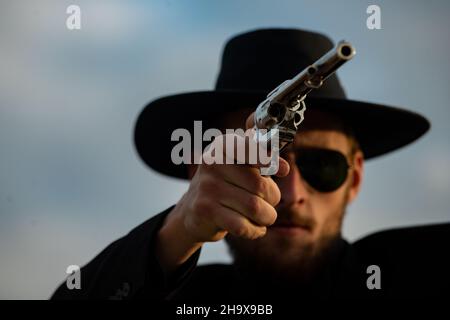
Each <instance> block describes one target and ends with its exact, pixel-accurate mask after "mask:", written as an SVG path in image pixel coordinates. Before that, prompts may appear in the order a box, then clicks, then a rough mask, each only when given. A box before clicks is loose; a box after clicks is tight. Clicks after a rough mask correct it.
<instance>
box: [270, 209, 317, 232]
mask: <svg viewBox="0 0 450 320" xmlns="http://www.w3.org/2000/svg"><path fill="white" fill-rule="evenodd" d="M277 214H278V217H277V219H276V220H275V223H274V224H273V225H272V227H280V226H290V227H301V228H305V229H308V230H312V229H314V227H315V225H316V220H314V217H313V216H311V215H310V214H307V213H304V212H301V211H299V210H294V209H287V208H283V209H279V210H277Z"/></svg>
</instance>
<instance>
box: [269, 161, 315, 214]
mask: <svg viewBox="0 0 450 320" xmlns="http://www.w3.org/2000/svg"><path fill="white" fill-rule="evenodd" d="M286 160H287V161H288V162H289V165H290V166H291V170H290V171H289V174H288V175H287V176H286V177H283V178H278V179H276V183H277V185H278V187H279V188H280V191H281V200H280V203H279V206H285V207H290V206H292V205H294V204H303V203H304V202H305V201H306V199H307V197H308V186H307V184H306V182H305V181H304V180H303V179H302V176H301V173H300V170H299V169H298V167H297V165H296V164H295V161H293V160H292V158H291V157H289V158H287V159H286Z"/></svg>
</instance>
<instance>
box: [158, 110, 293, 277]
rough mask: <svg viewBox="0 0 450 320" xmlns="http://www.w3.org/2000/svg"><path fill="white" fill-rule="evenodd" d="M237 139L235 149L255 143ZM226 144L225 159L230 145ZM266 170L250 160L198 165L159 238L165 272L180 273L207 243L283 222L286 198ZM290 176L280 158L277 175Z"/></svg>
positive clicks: (251, 233) (254, 234)
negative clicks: (279, 214) (280, 205)
mask: <svg viewBox="0 0 450 320" xmlns="http://www.w3.org/2000/svg"><path fill="white" fill-rule="evenodd" d="M252 120H253V114H252V115H250V116H249V118H248V119H247V122H246V123H247V127H249V126H251V125H252V123H253V122H252ZM234 136H235V137H234V138H236V140H235V141H237V142H238V143H237V146H235V147H246V148H248V145H249V144H250V143H254V142H252V139H245V138H244V137H241V136H238V135H234ZM224 141H230V140H225V136H219V137H217V138H216V139H215V141H214V142H213V143H220V142H224ZM220 146H221V147H222V148H221V149H220V150H222V151H223V153H224V159H225V158H226V157H227V154H226V145H225V143H221V144H220ZM209 150H211V149H209ZM216 150H218V149H216ZM247 150H248V149H247ZM208 152H209V151H206V152H205V153H204V154H203V156H204V158H205V157H206V158H207V157H209V156H210V154H208ZM234 154H237V153H236V152H234ZM247 160H248V158H247V159H246V161H247ZM260 167H261V165H259V164H253V165H250V164H248V161H247V162H246V163H245V164H236V163H235V164H211V165H208V164H199V165H198V167H197V169H196V171H195V174H194V176H193V178H192V180H191V183H190V186H189V189H188V191H187V192H186V193H185V194H184V195H183V197H182V199H181V200H180V201H179V202H178V203H177V205H176V206H175V208H174V209H173V210H172V211H171V212H170V213H169V215H168V216H167V219H166V221H165V223H164V225H163V227H162V228H161V230H160V232H159V234H158V240H157V241H158V244H157V256H158V258H159V261H160V263H161V265H162V266H163V268H165V269H166V270H167V271H172V270H174V269H175V268H176V267H177V266H179V265H181V264H182V263H183V262H185V261H186V260H187V259H188V258H189V257H190V256H191V255H192V254H193V253H195V251H197V249H198V248H199V247H200V246H201V245H202V244H203V243H204V242H209V241H217V240H220V239H222V238H224V237H225V235H226V234H227V233H228V232H229V233H231V234H233V235H235V236H237V237H243V238H247V239H256V238H259V237H262V236H264V235H265V233H266V231H267V229H266V227H267V226H270V225H271V224H273V223H274V222H275V220H276V218H277V213H276V210H275V208H274V207H275V206H276V205H277V204H278V202H279V201H280V198H281V194H280V190H279V188H278V186H277V185H276V183H275V182H274V181H273V180H272V179H271V178H270V177H264V176H261V174H260V171H259V168H260ZM288 173H289V164H288V163H287V162H286V161H285V160H284V159H282V158H280V159H279V170H278V173H277V176H281V177H282V176H286V175H287V174H288Z"/></svg>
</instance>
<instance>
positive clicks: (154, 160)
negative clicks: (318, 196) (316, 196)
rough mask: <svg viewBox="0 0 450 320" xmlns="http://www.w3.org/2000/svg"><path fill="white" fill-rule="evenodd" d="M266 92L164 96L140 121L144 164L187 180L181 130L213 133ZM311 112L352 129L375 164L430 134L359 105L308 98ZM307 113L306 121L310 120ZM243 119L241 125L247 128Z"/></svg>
mask: <svg viewBox="0 0 450 320" xmlns="http://www.w3.org/2000/svg"><path fill="white" fill-rule="evenodd" d="M266 95H267V93H266V92H243V91H200V92H191V93H182V94H177V95H172V96H166V97H162V98H159V99H157V100H154V101H152V102H150V103H149V104H148V105H147V106H146V107H145V108H144V109H143V110H142V112H141V114H140V115H139V117H138V119H137V122H136V126H135V132H134V140H135V146H136V150H137V152H138V154H139V156H140V157H141V159H142V160H143V161H144V162H145V163H146V164H147V165H148V166H149V167H150V168H152V169H154V170H156V171H157V172H160V173H162V174H165V175H168V176H171V177H176V178H181V179H187V170H186V168H185V166H184V165H175V164H174V163H173V161H172V159H171V151H172V148H173V147H174V146H175V145H176V144H177V143H178V142H175V141H171V135H172V132H173V131H174V130H175V129H177V128H186V129H188V130H189V131H192V130H193V123H194V121H195V120H201V121H202V125H203V130H206V129H207V128H209V127H212V125H213V124H214V123H216V120H217V119H218V117H220V115H221V114H223V113H226V112H231V111H236V110H238V109H242V108H249V107H250V108H252V107H254V108H256V107H257V105H258V103H259V102H261V101H262V100H263V99H264V98H265V96H266ZM306 102H307V110H308V109H310V108H314V109H318V110H323V111H328V112H332V113H336V114H338V115H339V116H340V117H342V119H344V120H345V121H346V123H347V124H349V125H350V126H351V127H352V129H353V131H354V133H355V136H356V139H357V140H358V142H359V144H360V146H361V149H362V151H363V153H364V157H365V159H372V158H375V157H377V156H380V155H383V154H385V153H388V152H390V151H393V150H396V149H398V148H401V147H403V146H405V145H407V144H409V143H411V142H413V141H414V140H416V139H418V138H419V137H420V136H422V135H423V134H424V133H426V132H427V131H428V130H429V128H430V123H429V121H428V120H427V119H426V118H424V117H423V116H422V115H420V114H417V113H415V112H411V111H408V110H403V109H400V108H396V107H390V106H385V105H380V104H374V103H367V102H361V101H354V100H347V99H333V98H313V97H308V98H307V100H306ZM307 112H308V111H306V113H305V118H306V117H307ZM244 121H245V119H243V122H244Z"/></svg>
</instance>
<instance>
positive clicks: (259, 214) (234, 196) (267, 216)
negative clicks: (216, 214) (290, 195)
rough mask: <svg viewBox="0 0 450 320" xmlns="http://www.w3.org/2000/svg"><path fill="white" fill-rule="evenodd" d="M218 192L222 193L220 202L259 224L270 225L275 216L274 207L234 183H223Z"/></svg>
mask: <svg viewBox="0 0 450 320" xmlns="http://www.w3.org/2000/svg"><path fill="white" fill-rule="evenodd" d="M219 192H220V193H221V194H222V195H223V197H221V199H220V200H219V202H220V204H221V205H223V206H225V207H227V208H230V209H232V210H234V211H236V212H239V213H240V214H242V215H244V216H245V217H247V218H248V219H250V220H251V221H252V223H254V224H256V225H259V226H270V225H272V224H273V223H274V222H275V220H276V218H277V212H276V210H275V208H274V207H273V206H272V205H270V204H269V203H268V202H266V201H265V200H264V199H263V198H261V197H259V196H257V195H255V194H253V193H250V192H248V191H246V190H242V189H241V188H238V187H236V186H234V185H231V184H228V183H224V184H222V185H221V186H220V190H219Z"/></svg>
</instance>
